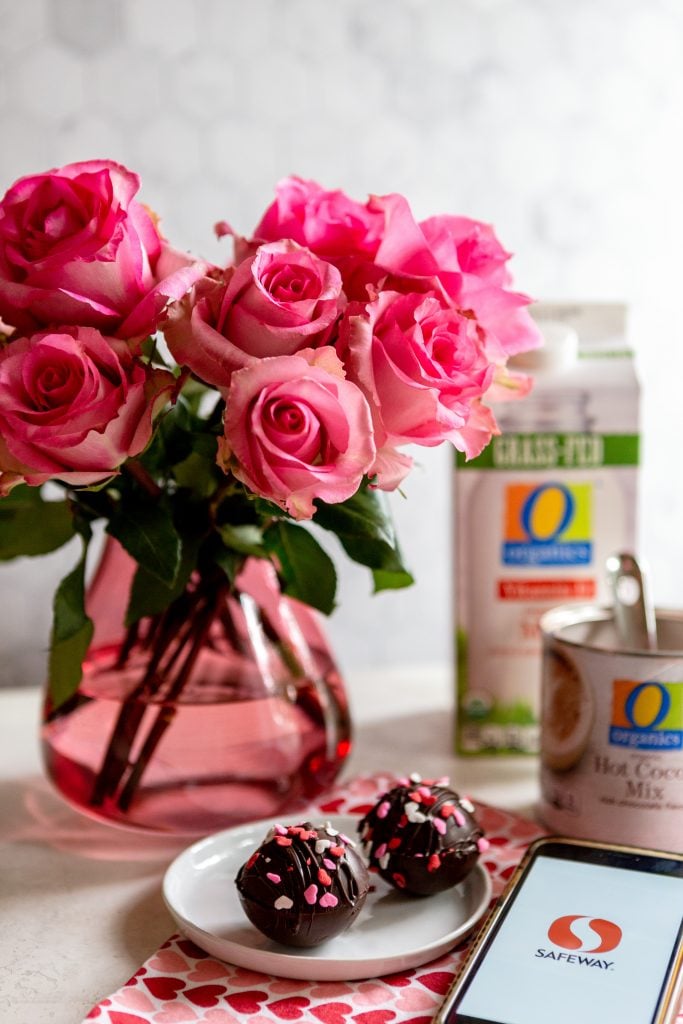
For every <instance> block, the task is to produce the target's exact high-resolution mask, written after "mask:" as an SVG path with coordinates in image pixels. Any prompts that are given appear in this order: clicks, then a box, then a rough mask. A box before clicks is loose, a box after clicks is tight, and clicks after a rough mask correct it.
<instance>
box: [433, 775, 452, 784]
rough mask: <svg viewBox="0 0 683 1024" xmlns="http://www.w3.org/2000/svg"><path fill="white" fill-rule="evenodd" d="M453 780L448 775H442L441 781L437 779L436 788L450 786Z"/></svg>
mask: <svg viewBox="0 0 683 1024" xmlns="http://www.w3.org/2000/svg"><path fill="white" fill-rule="evenodd" d="M450 784H451V780H450V779H449V778H448V776H447V775H442V776H441V778H440V779H437V780H436V782H435V783H434V785H435V786H450Z"/></svg>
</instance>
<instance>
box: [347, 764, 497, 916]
mask: <svg viewBox="0 0 683 1024" xmlns="http://www.w3.org/2000/svg"><path fill="white" fill-rule="evenodd" d="M473 810H474V808H473V807H472V805H471V803H470V802H469V800H467V799H466V798H462V797H459V796H458V794H457V793H455V792H454V791H453V790H452V789H450V788H448V779H440V780H438V782H435V781H434V780H432V779H424V780H423V779H421V778H420V777H419V776H417V775H411V777H410V778H409V779H401V780H400V783H399V785H397V786H395V787H394V788H393V789H391V790H389V791H388V792H387V793H384V794H383V795H382V796H381V797H380V798H379V800H378V801H377V803H376V804H375V806H374V807H373V808H372V810H370V811H369V812H368V813H367V814H366V815H365V817H364V818H363V819H362V821H361V822H360V824H359V826H358V831H359V833H360V837H361V842H362V844H363V851H364V853H365V856H366V858H367V860H368V862H369V865H370V870H371V871H376V872H377V873H378V874H379V875H380V876H381V877H382V878H384V879H385V880H386V881H387V882H389V883H390V884H391V885H394V886H396V888H398V889H402V890H405V892H408V893H411V894H413V895H416V896H429V895H432V894H433V893H437V892H442V891H443V890H444V889H450V888H451V887H452V886H454V885H457V884H458V882H461V881H462V879H463V878H465V876H466V875H468V874H469V872H470V871H471V870H472V868H473V867H474V865H475V864H476V862H477V859H478V857H479V854H480V853H481V852H483V850H485V849H486V848H487V846H488V843H487V841H486V839H484V833H483V831H482V829H481V828H480V827H479V825H478V824H477V822H476V821H475V819H474V818H473V817H472V812H473Z"/></svg>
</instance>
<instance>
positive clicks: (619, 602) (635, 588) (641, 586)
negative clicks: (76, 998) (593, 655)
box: [606, 553, 657, 651]
mask: <svg viewBox="0 0 683 1024" xmlns="http://www.w3.org/2000/svg"><path fill="white" fill-rule="evenodd" d="M606 569H607V582H608V585H609V588H610V591H611V593H612V598H613V602H614V624H615V627H616V630H617V637H618V639H619V643H620V644H621V645H622V647H624V648H626V649H628V650H641V651H656V650H657V622H656V618H655V610H654V607H653V605H652V604H651V602H650V595H649V592H648V588H647V583H646V580H645V576H644V574H643V570H642V569H641V567H640V566H639V565H638V562H637V561H636V559H635V558H634V556H633V555H630V554H627V553H619V554H616V555H610V557H609V558H608V559H607V562H606Z"/></svg>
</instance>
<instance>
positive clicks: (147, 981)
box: [142, 978, 185, 1000]
mask: <svg viewBox="0 0 683 1024" xmlns="http://www.w3.org/2000/svg"><path fill="white" fill-rule="evenodd" d="M142 984H143V985H146V987H147V988H148V989H149V991H150V992H151V993H152V995H153V996H154V998H155V999H168V1000H172V999H175V997H176V996H177V995H178V993H179V992H180V990H181V989H183V988H185V982H184V981H183V980H182V978H143V979H142Z"/></svg>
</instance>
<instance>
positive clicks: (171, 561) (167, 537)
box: [107, 492, 180, 587]
mask: <svg viewBox="0 0 683 1024" xmlns="http://www.w3.org/2000/svg"><path fill="white" fill-rule="evenodd" d="M107 533H109V534H111V536H112V537H115V538H116V540H117V541H118V542H119V543H120V544H122V545H123V547H124V548H125V549H126V551H127V552H128V554H129V555H132V557H133V558H134V559H135V561H136V562H137V563H138V564H139V565H141V566H143V567H144V568H145V569H146V570H147V572H148V573H150V574H151V575H152V576H156V578H157V579H158V580H161V582H162V583H165V584H166V586H167V587H172V586H173V584H174V583H175V581H176V577H177V575H178V571H179V569H180V537H179V535H178V532H177V530H176V528H175V526H174V525H173V518H172V516H171V511H170V509H169V507H168V505H167V503H166V502H165V501H164V500H162V499H160V500H158V501H144V500H143V499H142V497H141V495H140V493H139V492H135V493H134V494H133V495H132V496H131V497H130V499H129V500H128V501H125V500H123V499H122V500H121V502H120V503H119V505H118V508H117V509H116V511H115V512H114V513H113V514H112V516H111V518H110V520H109V523H108V525H107Z"/></svg>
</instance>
